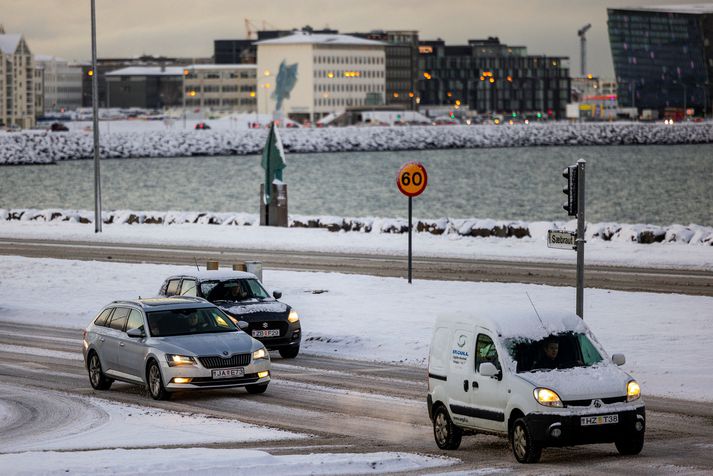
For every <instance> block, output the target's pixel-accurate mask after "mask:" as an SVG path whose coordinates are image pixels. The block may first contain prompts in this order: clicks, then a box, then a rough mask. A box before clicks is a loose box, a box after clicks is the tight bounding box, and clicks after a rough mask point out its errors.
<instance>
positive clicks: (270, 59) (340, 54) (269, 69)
mask: <svg viewBox="0 0 713 476" xmlns="http://www.w3.org/2000/svg"><path fill="white" fill-rule="evenodd" d="M256 44H257V48H258V49H257V61H258V64H257V99H258V112H259V113H264V114H271V113H273V112H274V111H275V110H276V106H277V103H276V99H277V98H276V97H275V96H274V95H273V92H274V91H275V87H276V83H277V79H278V75H279V72H280V67H281V65H284V66H283V68H290V69H291V70H292V71H294V72H295V73H296V82H295V84H294V87H293V89H292V90H291V91H290V93H289V97H285V98H284V102H283V104H282V112H283V113H284V114H286V115H287V116H289V117H290V118H291V119H295V120H298V121H311V122H312V121H314V120H316V119H319V118H321V117H323V116H324V115H326V114H328V113H330V112H335V111H340V110H345V109H346V108H348V107H352V106H365V105H370V104H374V105H378V104H383V102H384V93H385V89H386V83H385V80H386V78H385V53H384V46H385V45H384V43H382V42H379V41H373V40H368V39H364V38H357V37H355V36H349V35H339V34H322V33H314V34H311V33H309V32H296V33H294V34H292V35H289V36H283V37H280V38H274V39H271V40H264V41H258V42H257V43H256Z"/></svg>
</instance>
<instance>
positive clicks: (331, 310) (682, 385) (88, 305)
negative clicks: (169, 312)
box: [0, 257, 713, 402]
mask: <svg viewBox="0 0 713 476" xmlns="http://www.w3.org/2000/svg"><path fill="white" fill-rule="evenodd" d="M189 269H193V268H192V267H190V268H189V267H181V266H167V265H148V264H124V263H106V262H80V261H71V260H51V259H30V258H21V257H3V259H2V261H0V302H1V303H2V307H1V308H0V320H4V321H15V322H17V321H26V320H27V316H30V315H32V316H36V315H42V316H43V319H44V320H45V322H47V323H49V324H51V325H56V326H61V327H70V328H81V327H84V326H86V325H87V323H88V322H89V321H90V320H91V318H92V316H93V315H94V314H95V313H96V312H97V311H98V310H99V309H100V308H101V307H102V306H103V305H105V304H107V303H108V302H110V301H112V300H115V299H129V298H136V297H137V296H139V295H140V296H144V297H147V296H152V295H155V294H156V292H157V290H158V288H159V286H160V284H161V283H162V282H163V280H164V279H165V277H166V276H169V275H171V274H174V273H180V272H182V271H187V270H189ZM264 282H265V285H266V287H267V288H268V290H274V289H279V290H281V291H282V292H283V293H284V294H283V299H282V300H283V301H285V302H287V303H289V304H291V305H292V306H293V307H294V308H295V309H297V311H298V312H299V314H300V318H301V321H302V329H303V351H304V352H308V353H313V354H321V355H333V356H335V357H342V358H355V359H365V360H377V361H383V362H402V363H406V364H411V365H416V366H421V367H424V366H425V365H426V362H427V358H428V347H429V343H430V338H431V331H432V327H433V323H434V320H435V318H436V316H437V315H438V314H439V313H461V314H468V313H472V312H474V311H477V310H478V308H479V307H480V306H489V305H495V304H498V303H500V304H502V303H509V302H513V303H517V302H520V303H522V302H527V301H526V299H527V296H526V294H525V293H526V292H527V293H529V295H530V297H531V298H532V300H533V301H534V303H535V305H536V306H538V309H539V310H540V312H541V313H542V312H546V310H547V309H548V308H552V309H555V308H556V309H574V301H575V292H574V289H573V288H567V287H549V286H539V285H523V284H499V283H473V282H446V281H426V280H416V281H415V282H414V283H413V284H412V285H409V284H408V283H407V282H406V281H405V280H404V279H398V278H377V277H370V276H358V275H344V274H338V273H307V272H293V271H290V272H288V271H273V270H266V271H264ZM77 290H81V292H77ZM314 291H322V292H319V293H314ZM58 302H61V303H62V306H61V307H58V306H56V303H58ZM584 303H585V308H584V316H585V321H586V322H587V324H588V325H589V326H590V327H591V328H592V330H593V331H594V333H595V334H596V335H597V337H598V338H599V340H600V342H601V343H602V344H603V345H604V347H605V348H606V349H607V350H608V351H609V352H610V354H612V353H624V354H625V355H626V357H627V363H626V365H625V366H624V369H625V370H627V371H628V372H630V373H631V374H632V375H633V376H635V377H636V378H637V380H639V382H640V383H641V386H642V389H643V393H644V395H660V396H669V397H676V398H682V399H689V400H701V401H710V402H713V347H712V346H711V345H710V342H711V340H713V325H711V324H712V323H713V298H710V297H699V296H681V295H675V294H651V293H630V292H618V291H608V290H603V289H587V290H585V301H584ZM528 305H529V304H528ZM21 339H22V336H18V343H21ZM27 352H33V350H32V349H30V348H27ZM35 352H38V351H35Z"/></svg>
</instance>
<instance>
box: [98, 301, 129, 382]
mask: <svg viewBox="0 0 713 476" xmlns="http://www.w3.org/2000/svg"><path fill="white" fill-rule="evenodd" d="M128 318H129V308H127V307H117V308H115V309H114V313H113V314H112V315H111V321H110V322H109V326H108V327H106V328H105V333H104V339H105V340H106V341H105V342H104V356H105V357H106V360H105V364H106V366H107V369H106V372H107V373H109V374H110V375H111V374H116V373H117V372H119V373H121V368H120V364H119V341H120V340H121V337H122V334H123V333H124V326H126V321H127V319H128Z"/></svg>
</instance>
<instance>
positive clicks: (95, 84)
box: [91, 0, 102, 233]
mask: <svg viewBox="0 0 713 476" xmlns="http://www.w3.org/2000/svg"><path fill="white" fill-rule="evenodd" d="M94 2H95V0H91V11H92V14H91V17H92V20H91V21H92V115H93V129H94V233H101V231H102V204H101V201H102V200H101V174H100V170H99V111H98V107H99V73H98V71H97V21H96V7H95V4H94Z"/></svg>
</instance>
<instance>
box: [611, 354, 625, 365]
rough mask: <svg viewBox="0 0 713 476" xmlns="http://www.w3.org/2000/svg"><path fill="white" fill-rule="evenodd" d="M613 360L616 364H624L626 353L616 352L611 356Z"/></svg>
mask: <svg viewBox="0 0 713 476" xmlns="http://www.w3.org/2000/svg"><path fill="white" fill-rule="evenodd" d="M611 361H612V362H614V365H624V364H625V363H626V357H624V354H614V355H612V356H611Z"/></svg>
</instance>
